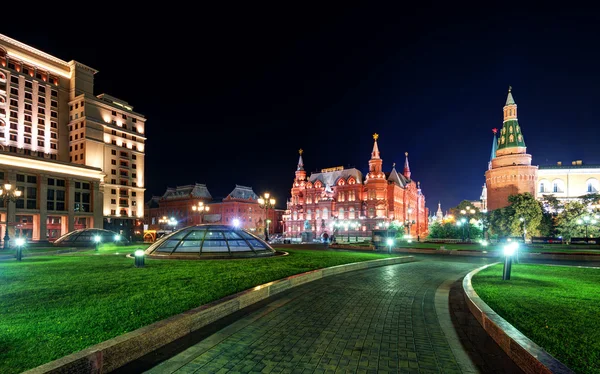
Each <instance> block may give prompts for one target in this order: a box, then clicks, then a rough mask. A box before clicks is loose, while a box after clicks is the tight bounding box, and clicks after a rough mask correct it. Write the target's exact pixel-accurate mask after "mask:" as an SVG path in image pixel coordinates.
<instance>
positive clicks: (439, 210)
mask: <svg viewBox="0 0 600 374" xmlns="http://www.w3.org/2000/svg"><path fill="white" fill-rule="evenodd" d="M435 218H436V219H437V221H438V222H442V220H443V219H444V212H442V203H441V202H438V208H437V212H435Z"/></svg>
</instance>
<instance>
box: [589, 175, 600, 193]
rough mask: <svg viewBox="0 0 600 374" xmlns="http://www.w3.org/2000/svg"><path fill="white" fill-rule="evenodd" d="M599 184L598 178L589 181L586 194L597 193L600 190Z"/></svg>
mask: <svg viewBox="0 0 600 374" xmlns="http://www.w3.org/2000/svg"><path fill="white" fill-rule="evenodd" d="M598 187H600V186H599V183H598V179H596V178H590V179H588V180H587V182H586V192H588V193H597V192H598V190H599V188H598Z"/></svg>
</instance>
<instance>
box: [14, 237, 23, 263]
mask: <svg viewBox="0 0 600 374" xmlns="http://www.w3.org/2000/svg"><path fill="white" fill-rule="evenodd" d="M15 244H16V245H17V261H21V259H22V258H23V246H24V245H25V239H24V238H17V239H16V240H15Z"/></svg>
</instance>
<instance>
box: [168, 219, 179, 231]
mask: <svg viewBox="0 0 600 374" xmlns="http://www.w3.org/2000/svg"><path fill="white" fill-rule="evenodd" d="M167 224H168V225H169V226H171V231H175V227H177V220H176V219H175V218H174V217H171V218H169V221H168V222H167Z"/></svg>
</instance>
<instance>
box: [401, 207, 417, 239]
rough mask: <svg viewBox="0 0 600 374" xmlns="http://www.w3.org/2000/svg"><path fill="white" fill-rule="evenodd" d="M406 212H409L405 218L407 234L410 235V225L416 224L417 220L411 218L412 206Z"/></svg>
mask: <svg viewBox="0 0 600 374" xmlns="http://www.w3.org/2000/svg"><path fill="white" fill-rule="evenodd" d="M406 212H407V213H408V218H407V219H405V220H404V227H406V235H408V236H409V237H410V227H411V226H412V225H414V224H415V220H412V221H411V219H410V215H411V213H412V212H413V210H412V208H410V207H409V208H408V209H407V210H406Z"/></svg>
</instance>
